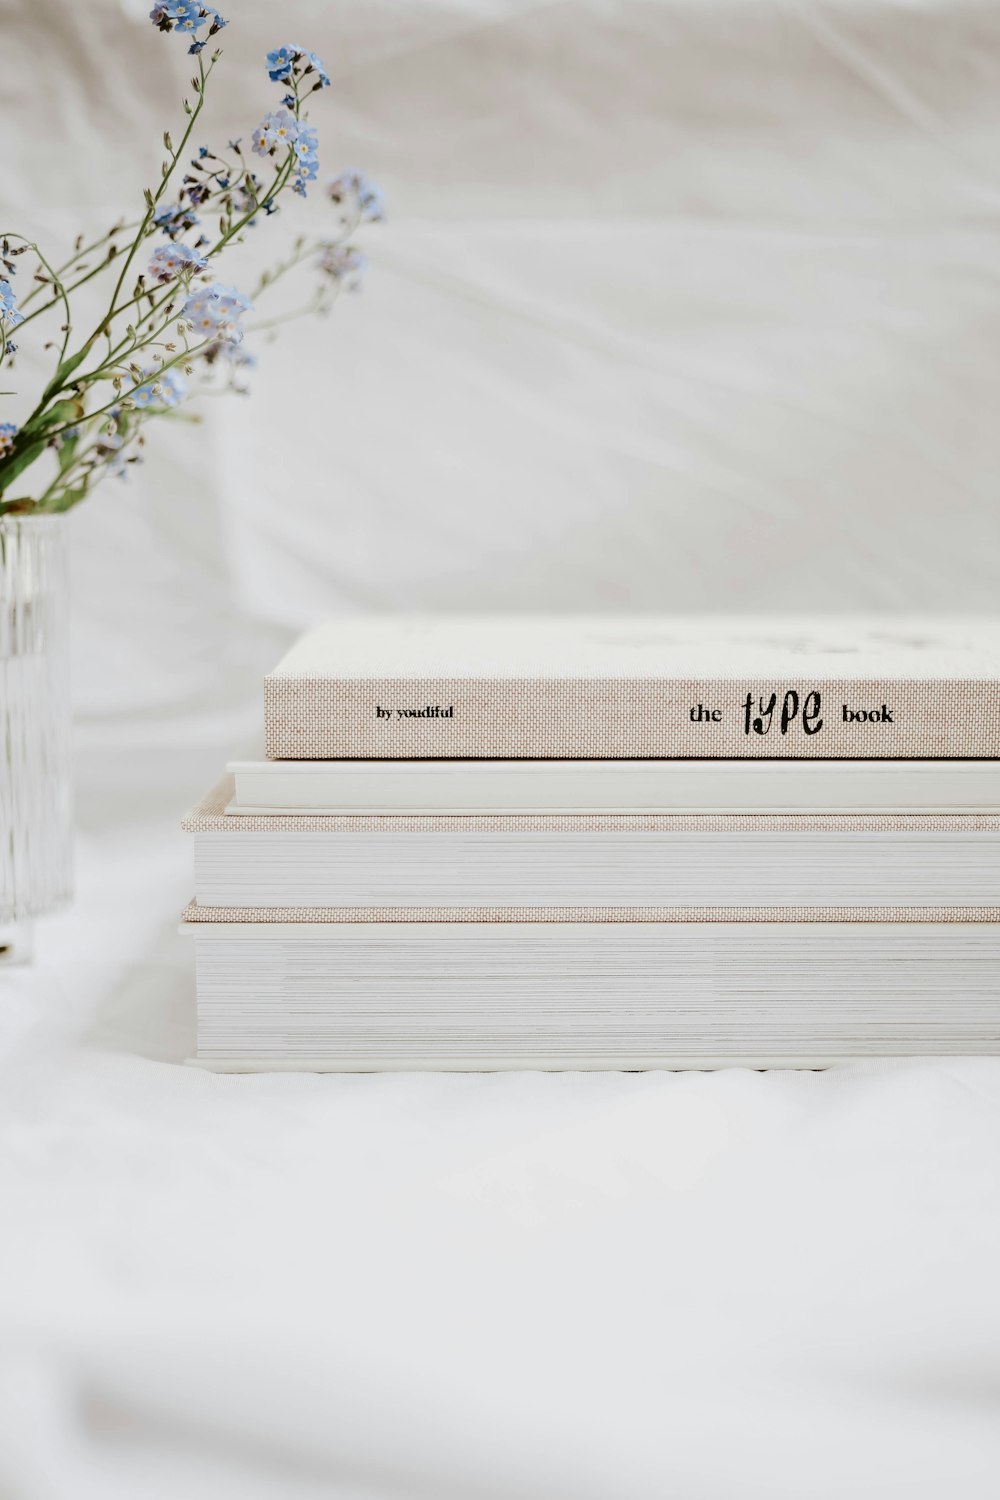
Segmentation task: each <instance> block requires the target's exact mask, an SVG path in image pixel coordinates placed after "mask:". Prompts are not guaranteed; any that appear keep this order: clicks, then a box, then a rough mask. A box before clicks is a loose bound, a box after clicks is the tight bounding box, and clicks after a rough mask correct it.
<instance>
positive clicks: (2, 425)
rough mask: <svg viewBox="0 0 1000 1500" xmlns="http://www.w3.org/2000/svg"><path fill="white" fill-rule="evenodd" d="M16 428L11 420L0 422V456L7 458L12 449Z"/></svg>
mask: <svg viewBox="0 0 1000 1500" xmlns="http://www.w3.org/2000/svg"><path fill="white" fill-rule="evenodd" d="M16 437H17V428H16V426H15V425H14V423H13V422H0V458H8V457H9V456H10V454H11V453H13V451H14V439H15V438H16Z"/></svg>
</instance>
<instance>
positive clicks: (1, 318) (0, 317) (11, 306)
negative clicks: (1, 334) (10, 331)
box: [0, 279, 24, 328]
mask: <svg viewBox="0 0 1000 1500" xmlns="http://www.w3.org/2000/svg"><path fill="white" fill-rule="evenodd" d="M0 322H3V323H6V325H7V327H8V328H16V327H17V325H18V323H23V322H24V318H23V316H22V314H21V313H19V312H18V310H17V296H16V294H15V292H14V288H13V287H12V286H11V284H10V282H9V281H3V280H2V279H0Z"/></svg>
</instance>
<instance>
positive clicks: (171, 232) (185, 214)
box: [153, 203, 201, 240]
mask: <svg viewBox="0 0 1000 1500" xmlns="http://www.w3.org/2000/svg"><path fill="white" fill-rule="evenodd" d="M153 223H154V224H155V225H156V227H157V229H162V230H163V233H164V234H165V235H166V236H167V238H168V239H170V240H175V239H176V238H177V236H178V235H179V234H185V233H186V232H187V230H189V229H194V228H195V226H196V225H197V224H200V223H201V220H200V219H199V217H198V215H197V214H196V213H192V212H191V210H190V209H189V208H187V207H185V206H184V204H181V203H166V204H164V206H163V207H162V208H158V209H157V210H156V213H155V214H154V215H153Z"/></svg>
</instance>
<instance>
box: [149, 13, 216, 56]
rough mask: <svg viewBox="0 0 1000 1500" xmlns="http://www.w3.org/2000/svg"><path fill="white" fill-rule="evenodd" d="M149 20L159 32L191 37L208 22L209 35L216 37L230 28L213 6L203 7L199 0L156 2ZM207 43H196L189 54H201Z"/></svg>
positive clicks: (189, 49) (192, 44)
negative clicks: (224, 29) (224, 28)
mask: <svg viewBox="0 0 1000 1500" xmlns="http://www.w3.org/2000/svg"><path fill="white" fill-rule="evenodd" d="M149 19H150V20H151V21H152V23H153V25H154V26H155V27H156V28H157V30H158V31H182V32H185V33H186V34H187V35H188V36H191V35H193V34H194V32H196V31H200V30H201V28H202V27H203V26H204V24H205V22H206V21H209V22H210V23H211V24H210V25H209V28H208V35H209V36H215V33H216V32H217V31H221V30H222V28H223V26H228V24H229V23H228V21H224V20H223V19H222V17H221V16H220V15H219V12H218V11H217V10H216V9H215V7H214V6H213V5H201V4H200V3H199V0H156V3H155V5H154V6H153V9H152V10H151V11H150V12H149ZM204 46H205V41H204V40H202V41H194V42H192V43H191V46H190V47H189V48H188V51H189V52H194V53H196V54H197V53H199V52H200V51H201V50H202V48H203V47H204Z"/></svg>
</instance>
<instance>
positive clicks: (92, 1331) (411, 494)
mask: <svg viewBox="0 0 1000 1500" xmlns="http://www.w3.org/2000/svg"><path fill="white" fill-rule="evenodd" d="M147 9H148V4H147V3H145V0H143V3H139V0H135V3H134V4H132V3H131V0H128V3H125V4H121V5H120V4H118V3H117V0H95V3H93V4H91V5H88V6H86V7H79V6H70V5H68V4H66V0H33V3H32V4H31V5H30V6H29V5H28V4H27V3H24V4H18V3H15V4H14V5H13V6H12V7H9V8H8V16H7V17H5V22H4V30H3V36H4V56H5V68H4V86H3V98H2V100H0V114H2V118H3V121H4V124H5V129H6V134H5V143H6V144H5V147H4V152H5V156H4V167H5V180H4V197H5V199H7V200H9V201H8V202H7V204H6V208H7V209H9V212H6V211H5V222H22V223H24V224H26V225H27V226H28V227H29V228H30V229H35V230H38V231H39V232H44V233H45V234H46V235H48V236H50V237H52V238H53V239H54V240H55V243H56V245H58V244H59V243H60V241H61V240H62V239H66V238H67V237H68V238H72V234H73V233H75V231H76V228H77V224H78V221H79V222H81V223H85V224H87V225H88V226H91V227H94V226H96V227H97V228H100V227H101V225H102V224H103V223H104V222H105V221H108V222H110V219H111V218H113V217H114V215H115V214H116V213H117V212H118V210H119V208H120V207H121V206H123V204H124V202H125V201H127V198H128V195H129V194H131V196H132V197H133V198H136V199H137V198H138V196H139V193H140V190H141V187H142V185H143V183H144V182H145V181H146V180H147V178H148V176H149V174H150V172H152V171H154V170H155V165H156V162H157V161H158V159H159V157H158V148H157V142H158V140H159V133H160V131H161V130H162V128H163V127H164V125H167V124H170V123H171V122H172V121H173V120H174V118H175V112H176V111H175V100H176V97H177V96H178V95H179V93H180V91H181V89H182V87H183V80H184V78H185V77H186V74H187V70H188V60H187V58H186V57H185V56H184V49H183V45H181V44H179V43H178V42H177V41H176V39H175V38H171V37H162V38H159V37H157V36H155V35H154V33H153V31H152V29H151V28H150V27H149V24H148V22H147V20H146V19H145V15H144V12H145V10H147ZM223 9H225V7H223ZM231 9H232V11H233V23H234V24H233V25H232V26H231V27H230V28H229V30H228V31H227V32H226V33H225V36H224V41H225V47H226V69H227V70H228V73H229V76H230V78H231V82H230V83H229V84H224V83H223V86H222V88H221V90H220V92H219V94H218V96H217V97H218V104H217V107H216V109H215V113H214V115H213V116H212V118H211V121H210V125H209V127H207V128H206V139H208V140H215V139H225V137H226V136H227V135H229V134H235V133H238V132H242V133H243V134H244V135H246V134H248V133H249V130H250V129H251V128H252V125H253V124H254V123H255V121H256V118H257V117H258V116H259V114H260V113H261V112H262V111H263V109H264V108H267V107H271V106H273V104H274V103H275V95H274V91H273V90H272V89H271V86H270V85H269V84H268V83H267V81H266V79H265V78H264V76H263V73H262V71H261V54H262V52H263V50H264V47H265V45H274V44H275V43H277V42H281V41H283V40H286V39H291V40H292V41H296V40H299V39H301V41H302V43H303V44H304V45H310V46H313V45H314V46H315V47H316V48H317V50H319V51H320V52H321V53H323V54H324V55H326V57H327V61H328V63H329V64H330V65H331V70H332V72H333V75H334V87H333V89H332V90H330V91H329V97H326V96H324V97H323V98H322V99H320V100H317V102H316V118H317V122H318V123H319V124H320V126H321V130H322V132H323V140H324V145H323V163H324V172H325V171H326V170H327V169H329V170H333V169H334V168H335V167H337V166H339V165H341V164H344V163H350V162H352V161H353V162H357V163H359V164H362V165H365V166H367V167H369V168H370V169H371V171H372V172H373V174H374V175H375V176H377V177H379V178H380V179H381V180H382V181H383V183H384V186H385V187H386V189H387V191H388V195H389V202H390V211H391V217H390V221H389V223H388V224H387V225H386V226H384V228H381V229H379V230H378V231H374V232H373V233H372V234H371V235H370V236H368V245H369V249H370V250H371V253H372V259H373V267H372V272H371V277H370V282H369V286H368V289H367V290H366V292H365V293H364V295H363V296H362V297H361V298H360V299H356V300H352V301H351V302H350V303H349V304H345V305H343V306H342V307H340V308H339V309H338V311H337V314H336V317H335V320H334V322H333V324H332V325H331V326H330V327H329V329H327V328H326V327H324V328H320V329H316V328H314V327H305V326H300V327H298V328H297V329H296V330H295V331H294V332H293V333H290V334H289V335H288V337H287V338H283V339H282V341H281V342H279V344H278V345H276V346H275V347H274V348H273V349H270V348H267V347H265V348H264V349H263V350H261V351H260V352H261V354H262V362H261V370H260V372H259V373H258V375H257V376H256V377H255V388H256V393H255V396H254V397H253V399H252V400H251V401H247V402H243V403H239V402H237V403H234V404H233V405H231V406H229V407H228V408H226V407H223V406H222V405H221V404H218V403H216V404H215V405H213V406H212V408H211V412H210V415H211V418H212V420H211V423H210V424H209V425H207V426H206V427H205V428H204V429H202V430H200V431H191V430H189V429H187V428H184V429H175V430H174V431H173V432H172V433H161V434H160V435H157V434H155V433H153V434H152V437H151V443H150V451H149V455H148V461H147V463H146V465H145V466H144V468H143V469H142V470H141V471H139V472H138V473H137V474H136V475H135V477H134V478H133V481H132V483H131V484H130V485H129V486H128V487H126V488H124V489H118V490H113V491H112V490H111V487H110V486H109V493H108V494H106V495H105V496H104V497H103V498H102V499H100V500H96V499H95V500H94V501H93V502H92V503H90V504H88V506H87V507H85V508H84V509H83V510H82V511H81V512H80V515H79V517H78V518H77V519H76V520H75V521H74V526H73V532H74V535H73V550H74V571H75V593H76V606H75V609H76V612H75V623H74V654H75V676H76V695H77V710H78V713H77V719H78V723H77V744H78V813H79V822H80V859H79V896H78V900H77V902H76V905H75V906H74V907H73V908H72V910H71V911H69V912H68V913H65V914H63V915H61V916H59V917H57V918H54V919H52V920H51V921H49V922H48V923H46V924H45V925H44V926H43V927H42V929H41V931H40V934H39V958H38V962H37V964H36V966H35V967H34V968H33V969H30V970H23V971H13V970H7V971H4V972H2V973H0V1220H2V1222H0V1496H2V1497H3V1500H136V1497H138V1496H141V1497H142V1500H176V1497H178V1496H183V1497H184V1500H229V1497H233V1500H237V1497H238V1500H312V1497H318V1496H321V1495H322V1496H336V1497H338V1500H347V1497H350V1500H362V1497H364V1500H410V1497H416V1496H428V1497H432V1500H451V1497H453V1500H474V1497H483V1500H500V1497H503V1500H507V1497H515V1496H516V1497H518V1500H525V1497H535V1496H537V1497H538V1500H646V1497H649V1500H664V1497H667V1496H671V1497H673V1496H677V1497H682V1500H734V1497H739V1500H747V1497H752V1496H753V1497H755V1496H759V1497H761V1500H785V1497H787V1500H803V1497H808V1500H826V1497H830V1500H833V1497H836V1500H842V1497H844V1496H846V1495H855V1494H860V1495H866V1496H871V1497H878V1500H887V1497H899V1500H941V1497H942V1496H945V1495H947V1496H948V1497H949V1500H951V1497H956V1500H979V1497H982V1500H992V1497H994V1496H996V1494H997V1493H998V1491H1000V1420H998V1417H1000V1295H998V1291H997V1264H998V1251H1000V1185H998V1162H1000V1149H998V1148H1000V1063H998V1062H990V1061H983V1062H974V1061H969V1062H948V1063H943V1064H940V1065H938V1064H935V1063H930V1062H928V1063H914V1064H902V1065H894V1064H889V1063H887V1064H885V1065H883V1066H872V1067H859V1068H855V1069H839V1070H835V1071H832V1072H829V1073H825V1074H801V1075H796V1074H788V1073H772V1074H767V1075H759V1074H753V1073H745V1072H739V1071H734V1072H727V1073H720V1074H717V1075H714V1076H710V1075H686V1076H685V1075H676V1076H670V1075H647V1076H635V1075H634V1076H613V1075H593V1076H571V1075H570V1076H545V1075H540V1076H530V1075H509V1076H497V1077H489V1076H484V1077H435V1076H417V1077H404V1076H391V1077H357V1078H350V1077H308V1076H299V1077H297V1076H280V1077H236V1078H224V1077H213V1076H209V1075H206V1074H204V1073H201V1072H199V1071H196V1070H193V1069H189V1068H185V1067H183V1066H182V1065H181V1064H182V1061H183V1059H184V1058H185V1056H186V1055H187V1054H188V1053H189V1051H190V1049H191V1046H192V1040H193V977H192V971H191V953H190V951H189V947H188V945H187V944H186V942H185V940H184V939H182V938H181V937H179V936H178V935H177V934H176V931H175V927H176V919H177V914H178V912H179V910H180V908H181V907H182V905H183V903H184V901H185V900H186V899H187V897H188V896H189V894H190V874H189V859H190V856H189V850H188V849H187V847H186V845H185V841H184V839H183V837H182V836H181V835H180V834H179V832H178V831H177V821H178V818H179V816H180V814H181V813H182V812H183V811H184V810H185V808H186V807H187V806H188V805H190V804H191V803H193V802H194V801H195V800H197V798H198V796H199V795H200V793H201V792H202V791H203V790H204V789H205V788H206V787H207V786H208V785H209V784H211V782H212V781H213V780H214V779H215V778H216V777H217V775H218V774H219V772H220V770H221V767H222V764H223V762H224V761H225V759H226V758H227V757H228V756H238V755H247V754H250V753H252V752H253V750H254V748H255V741H256V739H257V737H258V736H259V733H260V677H261V674H262V673H263V671H264V670H265V669H266V668H267V667H268V666H269V665H270V664H271V663H272V662H273V661H274V660H275V659H276V657H277V655H278V654H279V653H280V651H281V649H283V647H284V645H285V644H286V643H287V642H288V641H289V640H290V638H291V636H292V634H293V633H294V632H295V631H296V630H297V629H299V628H300V627H303V626H306V625H308V624H311V623H312V622H313V621H314V620H315V619H316V618H317V617H319V616H321V615H323V614H326V613H328V612H330V611H335V610H346V609H353V608H359V607H366V608H383V609H393V608H400V607H404V606H405V607H410V608H414V607H418V608H435V607H439V608H450V609H458V608H463V607H464V608H475V607H489V608H493V609H514V608H520V607H530V608H536V609H537V608H559V609H570V608H575V609H589V608H598V609H601V608H616V609H630V608H647V609H652V608H657V609H671V608H685V609H699V608H715V609H718V608H728V609H737V608H747V609H758V608H759V609H763V608H767V609H772V610H774V609H791V608H797V607H798V608H801V607H812V606H816V607H824V608H829V609H849V608H861V607H867V608H894V607H899V608H908V609H911V610H912V609H920V608H928V609H938V608H946V607H948V608H960V607H970V608H994V607H995V606H996V601H997V598H998V596H1000V595H998V584H1000V545H998V544H1000V512H998V508H997V506H996V499H995V495H996V487H995V477H996V473H997V470H998V467H1000V424H998V423H997V422H996V420H995V411H996V391H997V388H998V376H1000V337H998V333H1000V295H998V294H1000V282H998V275H997V264H998V261H997V246H998V244H1000V236H998V229H1000V225H998V222H997V219H998V212H997V210H998V202H1000V149H998V145H1000V128H998V127H1000V12H998V9H997V7H996V6H995V5H993V4H992V3H981V0H815V3H805V0H803V3H793V0H740V3H733V0H727V3H717V0H592V3H587V0H569V3H562V4H551V3H549V4H542V3H532V0H413V3H407V4H405V5H401V4H398V3H396V0H338V4H336V5H324V4H322V3H321V0H288V3H286V4H285V5H284V6H283V7H281V8H280V9H281V15H280V16H279V15H277V8H276V7H274V6H272V5H264V4H254V3H251V0H242V3H241V4H240V5H238V6H233V7H231ZM8 18H9V19H8ZM222 77H223V75H222V74H220V80H221V79H222ZM39 90H42V91H43V95H44V97H43V98H42V99H39ZM314 208H315V211H316V212H317V213H319V212H320V208H319V205H318V203H317V204H316V205H314ZM271 227H274V226H268V228H271ZM277 227H278V228H279V229H280V227H281V226H280V224H279V225H278V226H277ZM263 232H264V231H263V230H262V231H260V233H263ZM257 244H263V240H258V241H255V242H254V245H255V246H256V245H257ZM232 275H233V278H234V279H236V278H237V273H236V271H234V272H233V273H232ZM42 358H43V356H42V355H41V354H40V355H39V359H40V360H41V359H42ZM28 364H29V365H30V357H29V360H28Z"/></svg>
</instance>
